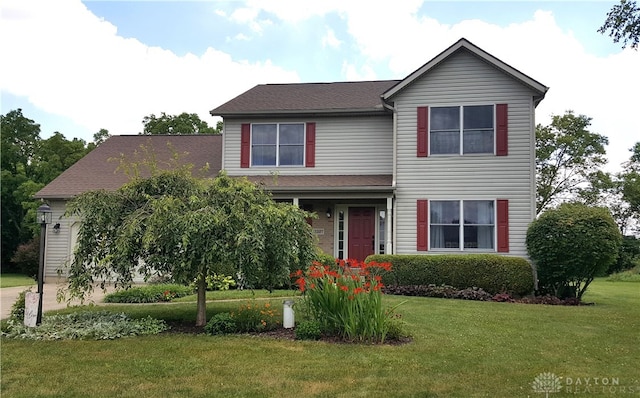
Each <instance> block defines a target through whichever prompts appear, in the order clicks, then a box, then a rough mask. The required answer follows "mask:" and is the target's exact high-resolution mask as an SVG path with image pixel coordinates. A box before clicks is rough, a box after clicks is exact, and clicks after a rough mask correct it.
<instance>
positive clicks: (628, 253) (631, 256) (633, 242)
mask: <svg viewBox="0 0 640 398" xmlns="http://www.w3.org/2000/svg"><path fill="white" fill-rule="evenodd" d="M639 264H640V239H638V238H636V237H635V236H623V237H622V244H621V245H620V249H619V250H618V259H617V260H616V262H615V263H613V264H611V265H610V266H609V269H608V270H607V274H608V275H611V274H613V273H615V272H620V271H625V270H628V269H632V268H633V267H635V266H636V265H639Z"/></svg>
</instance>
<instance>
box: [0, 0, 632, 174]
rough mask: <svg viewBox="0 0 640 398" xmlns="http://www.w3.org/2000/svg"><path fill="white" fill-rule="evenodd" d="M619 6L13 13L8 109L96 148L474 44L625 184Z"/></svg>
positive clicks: (288, 5)
mask: <svg viewBox="0 0 640 398" xmlns="http://www.w3.org/2000/svg"><path fill="white" fill-rule="evenodd" d="M616 2H617V1H586V2H585V1H562V2H554V1H535V2H524V1H498V2H487V1H465V2H463V1H442V2H433V1H425V0H396V1H394V2H391V1H388V0H387V1H379V0H322V1H317V0H315V1H307V0H227V1H80V0H56V1H51V0H42V1H40V0H2V2H1V3H0V8H1V17H0V57H2V58H1V61H0V110H1V113H2V114H3V115H4V114H6V113H7V112H9V111H10V110H14V109H17V108H21V109H22V111H23V115H25V116H26V117H28V118H30V119H33V120H34V121H35V122H37V123H39V124H40V127H41V137H43V138H47V137H49V136H51V135H52V134H53V133H54V132H56V131H58V132H61V133H62V134H64V136H65V137H66V138H67V139H72V138H81V139H84V140H85V141H88V142H90V141H92V140H93V138H92V137H93V134H94V133H96V132H98V131H99V130H100V129H102V128H104V129H107V130H109V132H110V133H111V134H112V135H121V134H137V133H139V132H141V131H142V128H143V125H142V119H143V118H144V117H145V116H148V115H150V114H155V115H160V114H161V113H162V112H165V113H167V114H180V113H182V112H188V113H197V114H198V115H199V116H200V118H201V119H202V120H204V121H206V122H207V123H209V125H212V126H215V123H216V121H217V120H218V119H216V118H214V117H212V116H211V115H209V110H211V109H213V108H215V107H217V106H219V105H221V104H223V103H225V102H226V101H228V100H230V99H232V98H233V97H235V96H237V95H239V94H241V93H242V92H244V91H246V90H248V89H250V88H251V87H253V86H255V85H256V84H266V83H298V82H335V81H358V80H384V79H402V78H404V77H406V76H407V75H409V74H410V73H411V72H413V71H414V70H416V69H418V68H419V67H420V66H422V65H423V64H425V63H426V62H428V61H429V60H430V59H431V58H433V57H434V56H436V55H437V54H439V53H440V52H442V51H443V50H445V49H446V48H447V47H449V46H450V45H451V44H453V43H455V42H456V41H457V40H458V39H460V38H461V37H464V38H466V39H468V40H469V41H471V42H472V43H474V44H475V45H477V46H479V47H480V48H482V49H484V50H485V51H487V52H489V53H491V54H492V55H494V56H496V57H498V58H499V59H501V60H502V61H504V62H506V63H507V64H509V65H511V66H513V67H515V68H516V69H518V70H520V71H521V72H523V73H525V74H527V75H528V76H530V77H532V78H533V79H535V80H537V81H539V82H541V83H542V84H544V85H545V86H547V87H549V91H548V93H547V95H546V97H545V99H544V100H543V101H542V102H541V103H540V105H539V106H538V107H537V109H536V122H537V123H541V124H543V125H547V124H549V123H550V122H551V118H552V116H553V115H562V114H564V113H565V111H567V110H573V111H574V112H575V113H576V114H584V115H587V116H589V117H591V118H592V124H591V126H590V131H592V132H596V133H599V134H602V135H604V136H607V137H608V138H609V145H608V147H607V155H608V158H609V165H608V167H607V168H608V169H609V170H610V171H617V170H619V168H620V164H621V163H622V162H624V161H626V160H628V159H629V157H630V154H631V153H630V152H629V149H630V148H631V147H632V146H633V144H634V143H635V142H637V141H640V122H638V115H637V114H638V112H639V110H640V101H639V100H638V98H637V93H639V92H640V79H639V77H640V76H639V72H638V71H640V52H639V51H635V50H633V49H630V48H627V49H624V50H623V49H622V48H621V45H620V44H619V43H613V42H612V40H611V38H610V37H609V36H607V35H602V34H600V33H597V29H598V28H599V27H600V26H601V25H602V24H603V22H604V20H605V18H606V14H607V12H608V11H609V10H610V9H611V7H612V6H613V5H614V4H615V3H616Z"/></svg>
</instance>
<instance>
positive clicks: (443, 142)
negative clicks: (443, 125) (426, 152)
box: [431, 131, 460, 155]
mask: <svg viewBox="0 0 640 398" xmlns="http://www.w3.org/2000/svg"><path fill="white" fill-rule="evenodd" d="M450 153H460V133H459V132H458V131H441V132H433V131H432V132H431V154H432V155H439V154H450Z"/></svg>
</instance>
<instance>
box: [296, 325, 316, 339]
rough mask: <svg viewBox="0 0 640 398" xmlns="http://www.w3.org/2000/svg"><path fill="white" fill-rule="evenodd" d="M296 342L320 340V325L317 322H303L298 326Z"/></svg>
mask: <svg viewBox="0 0 640 398" xmlns="http://www.w3.org/2000/svg"><path fill="white" fill-rule="evenodd" d="M295 332H296V340H318V339H319V338H320V337H321V336H322V331H321V330H320V323H319V322H317V321H303V322H300V323H299V324H298V326H296V330H295Z"/></svg>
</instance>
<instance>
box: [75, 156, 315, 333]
mask: <svg viewBox="0 0 640 398" xmlns="http://www.w3.org/2000/svg"><path fill="white" fill-rule="evenodd" d="M68 211H69V213H73V214H78V215H79V216H80V217H81V219H82V223H81V226H80V229H79V235H78V246H77V248H76V252H75V256H74V261H73V262H72V264H71V265H70V269H69V288H70V289H69V290H70V293H71V296H72V297H82V296H83V295H84V294H85V293H86V292H88V291H90V289H91V288H92V284H93V282H94V281H95V280H110V279H112V276H115V277H114V278H115V280H114V282H115V285H116V286H120V287H122V286H124V287H128V286H130V285H131V283H132V281H133V277H134V275H135V274H136V272H137V273H139V274H141V275H143V276H144V277H151V276H153V275H162V276H169V277H170V278H171V279H173V280H174V281H175V282H178V283H184V284H188V283H190V282H191V281H193V280H194V279H195V280H197V286H198V306H197V317H196V325H198V326H202V325H204V324H205V323H206V312H205V310H206V308H205V305H206V304H205V303H206V297H205V293H206V287H207V286H206V277H207V276H210V275H213V274H214V273H216V274H229V273H230V271H231V272H234V273H236V274H237V275H239V276H240V278H239V279H240V282H241V283H243V284H244V285H245V286H247V287H253V286H255V285H256V284H258V283H260V282H263V283H265V284H266V285H267V286H273V285H274V284H277V283H282V281H283V280H284V279H287V280H288V277H289V274H290V272H291V270H293V269H298V268H300V267H305V266H307V265H309V264H310V263H311V261H312V259H313V258H314V255H315V247H314V240H313V234H312V232H311V228H310V226H309V225H308V224H307V223H306V220H305V217H307V216H308V214H307V213H306V212H304V211H302V210H300V209H298V208H297V207H295V206H292V205H285V204H276V203H274V202H273V200H272V199H271V197H270V196H269V195H268V194H267V193H265V192H263V191H262V190H261V189H259V188H258V187H257V186H256V185H254V184H252V183H250V182H249V181H248V180H246V179H234V178H230V177H228V176H226V175H224V174H221V175H219V176H218V177H216V178H215V179H197V178H195V177H193V176H192V175H191V173H190V171H189V170H188V169H186V168H184V167H183V168H178V169H174V170H171V171H154V172H153V175H152V176H151V177H149V178H146V179H141V178H136V179H133V180H132V181H131V182H130V183H128V184H125V185H124V186H123V187H122V188H120V189H118V190H117V191H115V192H106V191H91V192H87V193H84V194H82V195H79V196H78V197H77V198H76V199H74V200H73V201H72V202H71V203H70V204H69V207H68ZM267 275H268V280H266V281H262V279H263V278H267Z"/></svg>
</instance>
